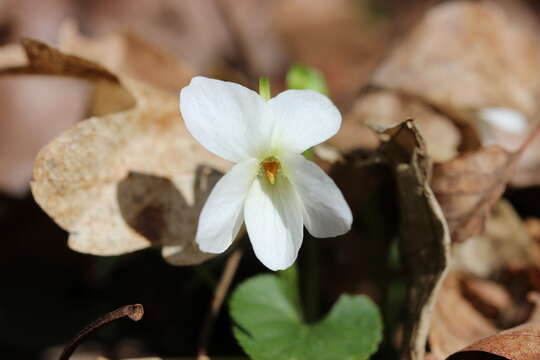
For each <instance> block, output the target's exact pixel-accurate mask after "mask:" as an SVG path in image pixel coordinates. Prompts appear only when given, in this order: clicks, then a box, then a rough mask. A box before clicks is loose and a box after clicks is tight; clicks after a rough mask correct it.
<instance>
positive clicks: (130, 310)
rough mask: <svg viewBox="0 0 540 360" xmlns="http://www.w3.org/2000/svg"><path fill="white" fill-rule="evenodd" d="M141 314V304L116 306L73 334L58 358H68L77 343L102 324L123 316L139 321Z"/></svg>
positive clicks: (142, 311) (142, 313)
mask: <svg viewBox="0 0 540 360" xmlns="http://www.w3.org/2000/svg"><path fill="white" fill-rule="evenodd" d="M143 315H144V308H143V306H142V305H141V304H133V305H126V306H122V307H121V308H118V309H116V310H114V311H111V312H110V313H108V314H105V315H104V316H102V317H100V318H99V319H97V320H95V321H93V322H91V323H90V324H89V325H87V326H86V327H85V328H83V329H82V330H81V331H80V332H79V333H78V334H77V335H75V337H74V338H73V340H71V342H70V343H69V344H67V345H66V347H65V348H64V351H62V355H60V357H59V358H58V360H69V358H70V357H71V355H72V354H73V352H74V351H75V350H76V349H77V346H79V344H80V343H81V342H82V341H83V340H84V339H85V338H86V337H87V336H88V334H90V333H92V332H93V331H95V330H97V329H99V328H100V327H102V326H103V325H105V324H108V323H110V322H112V321H115V320H118V319H121V318H124V317H128V318H130V319H131V320H133V321H139V320H141V319H142V317H143Z"/></svg>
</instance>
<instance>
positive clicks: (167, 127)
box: [0, 40, 228, 265]
mask: <svg viewBox="0 0 540 360" xmlns="http://www.w3.org/2000/svg"><path fill="white" fill-rule="evenodd" d="M23 46H24V49H25V51H26V54H27V57H28V64H26V65H25V66H20V67H15V68H9V69H4V70H1V71H0V74H13V73H39V74H49V75H62V76H77V77H84V78H89V79H91V80H95V81H97V84H99V86H97V87H96V92H97V94H96V95H97V98H99V99H101V101H102V102H103V101H104V100H106V99H108V98H109V95H111V97H110V98H109V100H111V101H112V102H113V103H108V104H103V103H102V104H101V110H102V112H104V113H106V112H107V111H105V110H115V111H118V110H119V105H118V104H117V103H115V100H117V99H119V98H121V99H122V101H121V106H122V108H123V109H122V110H123V111H121V112H114V113H109V114H107V115H103V116H100V117H91V118H89V119H87V120H85V121H83V122H80V123H79V124H77V125H76V126H75V127H74V128H72V129H71V130H68V131H66V132H64V133H63V134H61V135H60V136H59V137H57V138H56V139H55V140H53V141H52V142H51V143H50V144H49V145H47V146H46V147H45V148H44V149H42V151H41V152H40V153H39V155H38V157H37V159H36V162H35V167H34V179H33V182H32V184H31V185H32V193H33V195H34V197H35V199H36V201H37V202H38V204H39V205H40V206H41V207H42V208H43V209H44V210H45V211H46V212H47V213H48V214H49V215H50V216H51V217H52V218H53V219H54V220H55V221H56V222H57V223H58V224H59V225H60V226H62V227H63V228H64V229H66V230H67V231H69V233H70V235H69V246H70V247H71V248H72V249H73V250H76V251H80V252H83V253H90V254H96V255H117V254H123V253H126V252H130V251H135V250H138V249H142V248H145V247H148V246H154V245H158V246H162V247H163V254H164V256H165V258H166V259H167V261H169V262H171V263H173V264H179V265H180V264H194V263H198V262H200V261H203V260H204V259H207V258H208V257H210V256H211V255H210V254H204V253H202V252H200V251H199V250H198V247H197V246H196V244H195V243H194V233H195V230H196V225H197V219H198V215H199V212H200V209H201V206H202V204H203V203H204V201H205V198H206V196H207V195H208V193H209V191H210V190H211V188H212V186H213V184H215V182H216V181H217V180H218V178H219V177H220V172H222V171H224V170H226V169H227V167H228V163H226V162H225V161H222V160H220V159H218V158H217V157H214V156H213V155H211V154H210V153H208V152H207V151H206V150H204V149H203V148H202V147H201V146H200V145H199V144H197V143H196V141H195V140H194V139H193V138H192V137H191V136H190V135H189V133H188V132H187V130H186V128H185V127H184V124H183V121H182V120H181V118H180V115H179V111H178V103H177V99H176V96H173V95H171V94H168V93H166V92H162V91H159V90H156V89H154V88H151V87H148V86H146V85H143V84H142V83H139V82H136V81H134V80H132V79H130V78H128V77H125V76H116V75H113V74H112V73H110V72H109V71H107V70H106V69H105V68H103V67H101V66H99V65H97V64H95V63H93V62H90V61H87V60H83V59H81V58H78V57H75V56H71V55H66V54H63V53H61V52H59V51H56V50H54V49H52V48H49V47H48V46H46V45H45V44H42V43H39V42H36V41H31V40H27V41H25V42H24V43H23ZM182 85H185V84H179V86H182ZM128 104H129V105H130V106H127V105H128Z"/></svg>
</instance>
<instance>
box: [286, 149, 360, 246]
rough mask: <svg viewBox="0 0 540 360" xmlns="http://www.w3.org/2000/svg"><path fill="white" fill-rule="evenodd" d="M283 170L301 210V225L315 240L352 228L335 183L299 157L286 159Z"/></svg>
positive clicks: (350, 215)
mask: <svg viewBox="0 0 540 360" xmlns="http://www.w3.org/2000/svg"><path fill="white" fill-rule="evenodd" d="M283 161H284V169H285V171H286V173H287V176H289V178H290V179H291V182H292V184H293V186H294V188H295V189H296V191H297V192H298V194H299V196H300V199H301V200H302V203H303V207H304V214H303V216H304V225H305V226H306V228H307V229H308V231H309V233H310V234H311V235H313V236H315V237H319V238H325V237H334V236H338V235H342V234H344V233H346V232H347V231H349V230H350V229H351V224H352V213H351V209H350V208H349V205H348V204H347V202H346V201H345V198H344V197H343V194H342V193H341V191H340V190H339V188H338V187H337V185H336V184H335V183H334V181H333V180H332V179H331V178H330V177H329V176H328V175H327V174H326V173H325V172H324V171H323V170H322V169H321V168H320V167H318V166H317V165H316V164H315V163H314V162H312V161H309V160H306V159H305V158H304V157H303V156H301V155H292V156H289V157H287V158H285V159H283Z"/></svg>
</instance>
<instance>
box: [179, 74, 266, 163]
mask: <svg viewBox="0 0 540 360" xmlns="http://www.w3.org/2000/svg"><path fill="white" fill-rule="evenodd" d="M180 112H181V113H182V117H183V118H184V121H185V123H186V127H187V128H188V130H189V131H190V132H191V134H192V135H193V137H194V138H195V139H197V141H199V142H200V143H201V144H202V145H203V146H204V147H205V148H207V149H208V150H209V151H211V152H213V153H214V154H216V155H218V156H220V157H222V158H224V159H227V160H230V161H233V162H240V161H242V160H246V159H248V158H250V157H258V154H259V152H260V151H261V148H262V147H268V144H269V142H270V136H271V132H272V129H273V120H272V118H271V116H270V115H269V114H270V113H269V108H268V105H267V104H266V102H265V101H264V100H263V99H262V98H261V97H260V96H259V94H257V93H256V92H254V91H252V90H250V89H248V88H245V87H243V86H241V85H239V84H235V83H232V82H226V81H220V80H214V79H209V78H205V77H201V76H197V77H194V78H193V79H192V80H191V83H190V84H189V85H188V86H186V87H185V88H183V89H182V91H181V92H180Z"/></svg>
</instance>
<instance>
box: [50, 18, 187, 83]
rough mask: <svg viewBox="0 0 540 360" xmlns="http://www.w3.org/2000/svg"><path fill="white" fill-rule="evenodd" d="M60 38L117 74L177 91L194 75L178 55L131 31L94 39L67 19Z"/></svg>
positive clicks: (73, 51)
mask: <svg viewBox="0 0 540 360" xmlns="http://www.w3.org/2000/svg"><path fill="white" fill-rule="evenodd" d="M59 41H60V44H61V45H60V48H61V49H62V51H63V52H65V53H68V54H73V55H76V56H80V57H82V58H85V59H90V60H92V61H95V62H96V63H98V64H100V65H102V66H105V67H106V68H107V69H110V70H111V71H114V72H115V73H116V74H122V75H124V76H129V77H131V78H134V79H137V80H139V81H142V82H144V83H146V84H148V85H152V86H154V87H157V88H159V89H163V90H167V91H171V92H174V93H177V92H178V91H179V89H180V87H181V85H182V84H185V83H187V82H189V80H190V79H191V78H192V77H193V76H194V75H195V73H194V71H193V70H192V69H191V68H190V67H189V66H188V65H187V64H186V63H185V62H184V61H183V60H182V59H180V58H179V57H176V56H174V55H172V54H168V53H166V52H165V51H162V50H161V49H159V48H157V47H155V46H153V45H151V44H149V43H147V42H146V41H145V40H143V39H141V38H139V37H137V36H136V35H133V34H130V33H117V34H111V35H108V36H103V37H101V38H96V39H91V38H87V37H85V36H84V35H82V34H81V33H79V31H78V29H77V27H76V25H75V23H73V22H71V21H67V22H64V24H63V25H62V26H61V28H60V34H59Z"/></svg>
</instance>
